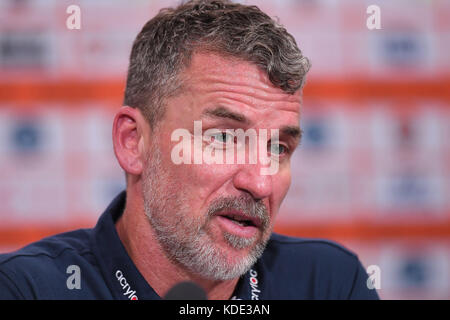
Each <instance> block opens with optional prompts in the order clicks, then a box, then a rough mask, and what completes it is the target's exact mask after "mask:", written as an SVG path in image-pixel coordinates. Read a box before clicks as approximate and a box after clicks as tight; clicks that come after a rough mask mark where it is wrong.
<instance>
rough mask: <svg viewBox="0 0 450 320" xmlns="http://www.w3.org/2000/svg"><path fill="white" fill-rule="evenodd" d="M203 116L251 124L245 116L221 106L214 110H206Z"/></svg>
mask: <svg viewBox="0 0 450 320" xmlns="http://www.w3.org/2000/svg"><path fill="white" fill-rule="evenodd" d="M202 116H208V117H212V118H225V119H231V120H234V121H237V122H241V123H245V124H248V123H250V121H249V120H248V119H247V117H245V116H244V115H243V114H241V113H237V112H234V111H231V110H230V109H228V108H226V107H223V106H219V107H216V108H214V109H206V110H205V111H203V112H202Z"/></svg>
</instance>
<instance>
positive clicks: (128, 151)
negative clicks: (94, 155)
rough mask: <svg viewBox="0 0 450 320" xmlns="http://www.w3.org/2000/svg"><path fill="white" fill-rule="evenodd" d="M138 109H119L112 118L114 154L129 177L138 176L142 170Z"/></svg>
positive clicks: (126, 107)
mask: <svg viewBox="0 0 450 320" xmlns="http://www.w3.org/2000/svg"><path fill="white" fill-rule="evenodd" d="M140 117H141V116H140V113H139V110H138V109H134V108H131V107H128V106H125V107H122V108H120V110H119V111H118V112H117V114H116V116H115V118H114V124H113V133H112V135H113V137H112V138H113V145H114V153H115V155H116V158H117V160H118V161H119V164H120V166H121V167H122V169H123V170H124V171H125V172H126V173H128V174H131V175H140V174H141V173H142V169H143V154H142V153H143V150H142V148H141V147H140V144H141V142H142V139H143V137H142V130H141V128H140V125H139V124H140V121H139V120H140Z"/></svg>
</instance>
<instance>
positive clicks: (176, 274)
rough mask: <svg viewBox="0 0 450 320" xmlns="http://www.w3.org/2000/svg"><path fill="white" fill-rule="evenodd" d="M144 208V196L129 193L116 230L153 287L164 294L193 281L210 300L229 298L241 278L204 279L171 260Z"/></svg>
mask: <svg viewBox="0 0 450 320" xmlns="http://www.w3.org/2000/svg"><path fill="white" fill-rule="evenodd" d="M143 208H144V206H143V201H142V199H141V197H133V193H131V192H127V201H126V206H125V210H124V212H123V214H122V216H121V217H120V219H119V220H118V221H117V223H116V229H117V232H118V234H119V238H120V240H121V241H122V243H123V245H124V247H125V249H126V250H127V252H128V255H129V256H130V257H131V260H132V261H133V262H134V264H135V265H136V267H137V269H138V270H139V272H140V273H141V274H142V275H143V277H144V278H145V280H146V281H147V283H148V284H149V285H150V286H151V287H152V288H153V290H155V292H156V293H157V294H158V295H159V296H160V297H163V296H165V294H166V293H167V292H168V291H169V290H170V289H171V288H172V287H173V286H174V285H175V284H177V283H179V282H181V281H192V282H195V283H196V284H197V285H199V286H201V287H202V288H203V289H204V290H205V291H206V293H207V295H208V299H210V300H216V299H218V300H226V299H229V298H230V297H231V295H232V293H233V291H234V288H235V286H236V284H237V282H238V279H233V280H227V281H220V280H210V279H204V278H202V277H200V276H198V275H195V274H192V273H190V272H189V271H188V270H185V269H184V268H183V267H182V266H180V265H178V264H177V263H174V262H173V261H171V260H169V259H168V258H167V256H166V254H165V252H164V249H163V248H162V247H161V245H160V243H159V242H158V241H157V238H156V236H155V233H154V231H153V229H152V228H151V225H150V223H149V222H148V220H147V217H146V216H145V213H144V209H143Z"/></svg>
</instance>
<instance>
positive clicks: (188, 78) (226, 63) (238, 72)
mask: <svg viewBox="0 0 450 320" xmlns="http://www.w3.org/2000/svg"><path fill="white" fill-rule="evenodd" d="M181 77H182V82H183V86H184V87H185V88H189V89H192V90H200V91H208V92H212V91H215V90H216V91H224V92H230V93H234V94H236V95H242V96H243V97H244V96H248V97H252V100H253V101H256V100H260V102H267V103H270V102H277V103H284V104H285V107H286V108H289V109H290V110H291V111H294V112H299V108H300V103H301V90H298V91H297V92H295V93H294V94H290V93H287V92H285V91H283V90H282V89H281V88H279V87H276V86H275V85H274V84H273V83H272V82H271V81H270V79H269V77H268V75H267V73H266V72H265V71H264V70H261V68H259V67H258V66H256V65H255V64H253V63H251V62H248V61H244V60H242V59H238V58H235V57H230V56H225V55H220V54H217V53H214V52H196V53H194V54H193V55H192V57H191V61H190V63H189V66H188V67H187V68H186V69H185V70H184V71H182V75H181Z"/></svg>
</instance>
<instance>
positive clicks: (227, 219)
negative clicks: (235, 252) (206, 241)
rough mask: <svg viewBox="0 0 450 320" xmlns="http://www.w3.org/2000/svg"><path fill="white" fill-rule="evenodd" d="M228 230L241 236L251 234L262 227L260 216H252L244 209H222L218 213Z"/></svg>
mask: <svg viewBox="0 0 450 320" xmlns="http://www.w3.org/2000/svg"><path fill="white" fill-rule="evenodd" d="M216 216H217V217H218V218H220V219H219V220H220V221H221V222H222V225H223V226H224V227H225V229H226V230H227V231H228V232H232V233H235V234H237V235H241V236H250V235H253V234H254V233H255V232H257V230H258V229H260V228H261V225H262V222H261V220H260V219H259V218H256V217H251V216H249V215H247V214H245V213H244V212H242V211H234V210H233V211H221V212H219V213H217V215H216Z"/></svg>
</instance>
